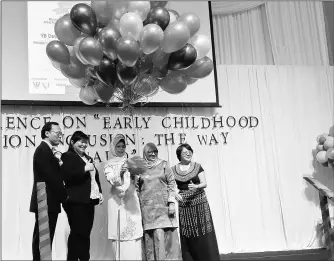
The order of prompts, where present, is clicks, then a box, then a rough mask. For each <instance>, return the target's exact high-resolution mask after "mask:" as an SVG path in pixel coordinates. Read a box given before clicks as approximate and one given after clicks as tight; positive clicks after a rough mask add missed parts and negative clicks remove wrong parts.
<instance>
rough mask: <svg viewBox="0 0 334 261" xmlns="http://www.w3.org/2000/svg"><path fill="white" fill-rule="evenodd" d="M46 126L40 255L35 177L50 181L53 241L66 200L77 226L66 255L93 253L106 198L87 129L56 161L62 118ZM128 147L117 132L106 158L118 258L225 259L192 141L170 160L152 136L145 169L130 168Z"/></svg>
mask: <svg viewBox="0 0 334 261" xmlns="http://www.w3.org/2000/svg"><path fill="white" fill-rule="evenodd" d="M41 134H42V139H43V141H42V143H41V144H40V145H39V146H38V147H37V149H36V151H35V154H34V163H33V165H34V187H33V194H32V198H31V205H30V211H31V212H35V215H36V223H35V229H34V234H33V258H34V260H40V253H39V234H38V215H37V212H38V209H37V194H36V183H37V182H45V183H46V191H47V204H48V208H49V209H48V211H49V228H50V239H51V245H52V239H53V236H54V231H55V227H56V222H57V217H58V213H59V212H60V204H62V205H63V208H64V210H65V212H66V214H67V217H68V222H69V226H70V230H71V231H70V235H69V238H68V254H67V260H89V259H90V253H89V248H90V233H91V230H92V227H93V221H94V207H95V205H97V204H102V203H103V201H104V199H103V196H102V190H101V185H100V180H99V174H98V171H97V169H96V168H95V166H94V164H93V161H92V159H91V158H90V157H89V156H88V155H87V154H86V153H85V150H86V148H87V146H88V136H87V135H86V134H84V133H83V132H81V131H75V132H74V133H73V135H72V137H71V140H70V144H69V149H68V151H67V152H65V153H63V154H62V155H61V158H60V159H59V160H58V161H57V159H56V158H55V156H54V154H53V153H52V152H53V148H54V146H57V145H58V144H59V142H60V139H61V136H62V133H61V130H60V127H59V125H58V124H57V123H55V122H50V123H47V124H46V125H45V126H44V127H43V128H42V132H41ZM125 150H126V141H125V137H124V135H122V134H118V135H116V136H115V137H114V138H113V140H112V142H111V144H110V159H109V160H108V161H107V162H106V164H105V166H104V174H105V177H106V180H107V181H108V182H109V183H110V186H111V196H110V199H108V239H109V240H110V242H111V244H110V247H111V248H112V250H113V253H114V259H115V260H184V261H200V260H207V261H209V260H212V261H214V260H219V259H220V258H219V251H218V245H217V240H216V234H215V230H214V226H213V221H212V217H211V211H210V207H209V204H208V201H207V198H206V194H205V191H204V188H205V187H206V186H207V184H206V179H205V174H204V169H203V168H202V166H201V165H200V164H199V163H196V162H193V161H192V156H193V149H192V148H191V146H190V145H188V144H181V145H180V146H179V147H178V148H177V150H176V156H177V158H178V160H179V163H178V164H176V165H175V166H173V167H170V166H169V164H168V162H167V161H165V160H163V159H160V158H159V157H158V155H159V153H158V149H157V147H156V145H155V144H153V143H147V144H146V145H145V146H144V149H143V158H144V160H145V162H146V170H145V171H144V172H143V173H140V174H134V173H131V172H130V171H129V167H128V163H127V154H126V152H125ZM177 213H178V215H177ZM178 228H179V229H178Z"/></svg>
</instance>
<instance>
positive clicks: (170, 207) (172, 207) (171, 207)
mask: <svg viewBox="0 0 334 261" xmlns="http://www.w3.org/2000/svg"><path fill="white" fill-rule="evenodd" d="M174 215H175V203H173V202H170V203H169V204H168V216H170V217H174Z"/></svg>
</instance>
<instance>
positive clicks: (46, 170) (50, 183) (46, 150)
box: [30, 141, 67, 213]
mask: <svg viewBox="0 0 334 261" xmlns="http://www.w3.org/2000/svg"><path fill="white" fill-rule="evenodd" d="M33 169H34V184H33V189H32V195H31V200H30V212H35V213H37V212H38V208H37V189H36V185H37V182H45V185H46V193H47V204H48V211H49V212H54V213H60V212H61V207H60V203H61V202H63V201H65V199H66V198H67V194H66V190H65V186H64V182H63V179H62V175H61V172H60V168H59V163H58V160H57V158H56V157H55V156H54V155H53V152H52V150H51V149H50V147H49V145H48V144H47V143H45V142H44V141H42V142H41V144H40V145H39V146H38V147H37V148H36V150H35V153H34V158H33Z"/></svg>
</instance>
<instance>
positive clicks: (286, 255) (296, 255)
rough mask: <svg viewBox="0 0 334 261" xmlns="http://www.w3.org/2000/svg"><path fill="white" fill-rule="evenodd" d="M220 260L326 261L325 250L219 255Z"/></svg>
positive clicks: (326, 253)
mask: <svg viewBox="0 0 334 261" xmlns="http://www.w3.org/2000/svg"><path fill="white" fill-rule="evenodd" d="M220 260H328V251H327V250H326V248H317V249H306V250H291V251H267V252H251V253H228V254H221V255H220Z"/></svg>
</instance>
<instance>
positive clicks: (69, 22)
mask: <svg viewBox="0 0 334 261" xmlns="http://www.w3.org/2000/svg"><path fill="white" fill-rule="evenodd" d="M166 5H167V1H131V2H124V1H92V2H91V4H90V5H87V4H84V3H78V4H76V5H74V6H73V7H72V9H71V11H70V13H68V14H65V15H64V16H62V17H60V18H59V19H58V20H57V21H56V23H55V27H54V30H55V34H56V36H57V38H58V40H54V41H51V42H49V43H48V45H47V47H46V53H47V55H48V57H49V58H50V60H51V62H52V64H53V65H54V67H56V68H57V69H58V70H60V71H61V72H62V73H63V75H64V76H66V77H67V78H68V79H69V81H70V82H71V84H72V85H74V86H76V87H78V88H81V89H80V94H79V97H80V99H81V100H82V101H83V102H84V103H85V104H88V105H93V104H95V103H96V102H98V101H101V102H104V103H109V102H111V101H113V100H115V98H116V100H119V101H121V102H123V103H124V104H126V106H128V105H129V104H133V103H136V102H138V101H139V100H142V99H143V97H146V98H147V97H150V96H153V95H155V94H156V93H157V91H158V90H159V87H161V89H162V90H164V91H165V92H167V93H171V94H178V93H181V92H182V91H184V90H185V89H186V88H187V86H188V85H190V84H192V83H194V82H196V81H197V80H198V79H201V78H204V77H206V76H208V75H209V74H210V73H211V72H212V70H213V62H212V60H211V59H210V58H209V57H207V56H206V55H207V53H208V52H209V51H210V49H211V42H210V39H209V38H208V37H207V36H206V35H203V34H198V33H197V32H198V31H199V29H200V19H199V17H198V16H197V15H196V14H193V13H184V14H181V15H180V14H178V12H177V11H175V10H170V9H167V8H166Z"/></svg>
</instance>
